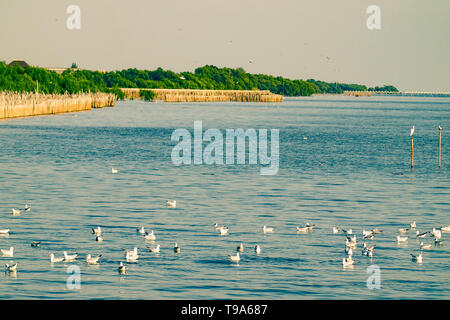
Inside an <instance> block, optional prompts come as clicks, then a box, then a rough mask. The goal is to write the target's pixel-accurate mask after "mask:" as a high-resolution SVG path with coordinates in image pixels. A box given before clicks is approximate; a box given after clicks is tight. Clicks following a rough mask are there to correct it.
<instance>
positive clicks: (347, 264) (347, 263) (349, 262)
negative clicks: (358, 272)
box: [342, 256, 354, 268]
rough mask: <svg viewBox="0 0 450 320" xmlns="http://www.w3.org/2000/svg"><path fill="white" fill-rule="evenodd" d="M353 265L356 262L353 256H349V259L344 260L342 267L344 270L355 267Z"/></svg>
mask: <svg viewBox="0 0 450 320" xmlns="http://www.w3.org/2000/svg"><path fill="white" fill-rule="evenodd" d="M353 263H354V261H353V259H352V257H351V256H349V257H348V258H342V266H343V267H344V268H346V267H351V266H353Z"/></svg>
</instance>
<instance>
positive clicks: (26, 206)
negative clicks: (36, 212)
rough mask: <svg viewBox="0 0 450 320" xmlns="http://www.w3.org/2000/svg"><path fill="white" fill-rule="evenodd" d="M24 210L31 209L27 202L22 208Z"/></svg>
mask: <svg viewBox="0 0 450 320" xmlns="http://www.w3.org/2000/svg"><path fill="white" fill-rule="evenodd" d="M23 210H24V211H25V212H27V211H31V207H29V206H28V204H25V208H24V209H23Z"/></svg>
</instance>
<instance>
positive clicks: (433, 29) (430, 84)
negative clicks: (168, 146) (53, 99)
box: [0, 0, 450, 91]
mask: <svg viewBox="0 0 450 320" xmlns="http://www.w3.org/2000/svg"><path fill="white" fill-rule="evenodd" d="M71 4H75V5H78V6H80V8H81V29H80V30H69V29H68V28H67V27H66V20H67V19H68V17H69V14H67V13H66V9H67V7H68V6H69V5H71ZM369 5H378V6H379V7H380V8H381V30H369V29H368V28H367V26H366V20H367V18H368V17H369V14H367V13H366V9H367V7H368V6H369ZM0 43H1V47H0V60H5V61H7V62H9V61H10V60H12V59H20V58H21V59H25V60H26V61H27V62H28V63H30V64H32V65H38V66H52V67H69V66H70V64H71V63H72V62H76V63H77V64H78V66H79V67H81V68H86V69H105V70H116V69H124V68H129V67H136V68H141V69H151V70H153V69H155V68H157V67H162V68H164V69H170V70H173V71H176V72H181V71H193V70H194V69H195V68H196V67H199V66H203V65H206V64H213V65H216V66H218V67H224V66H227V67H243V68H244V69H245V70H246V71H248V72H251V73H265V74H272V75H281V76H285V77H288V78H291V79H309V78H314V79H318V80H324V81H338V82H349V83H360V84H366V85H368V86H374V85H383V84H393V85H395V86H397V87H398V88H399V89H400V90H428V91H430V90H434V91H450V1H449V0H433V1H423V0H395V1H393V0H373V1H366V0H319V1H312V0H309V1H303V0H272V1H267V0H258V1H256V0H226V1H225V0H164V1H161V0H158V1H157V0H128V1H123V0H120V1H119V0H71V1H65V0H39V1H35V0H0ZM250 61H252V62H251V63H250Z"/></svg>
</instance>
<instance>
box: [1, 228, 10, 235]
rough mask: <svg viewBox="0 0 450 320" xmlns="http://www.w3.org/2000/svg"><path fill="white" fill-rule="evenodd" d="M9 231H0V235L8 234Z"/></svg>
mask: <svg viewBox="0 0 450 320" xmlns="http://www.w3.org/2000/svg"><path fill="white" fill-rule="evenodd" d="M8 233H9V229H0V234H8Z"/></svg>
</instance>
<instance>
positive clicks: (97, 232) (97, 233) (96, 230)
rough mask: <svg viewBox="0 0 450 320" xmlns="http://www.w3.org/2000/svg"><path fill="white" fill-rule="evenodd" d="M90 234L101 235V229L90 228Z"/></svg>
mask: <svg viewBox="0 0 450 320" xmlns="http://www.w3.org/2000/svg"><path fill="white" fill-rule="evenodd" d="M92 233H93V234H95V235H101V234H102V228H100V227H97V228H92Z"/></svg>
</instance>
